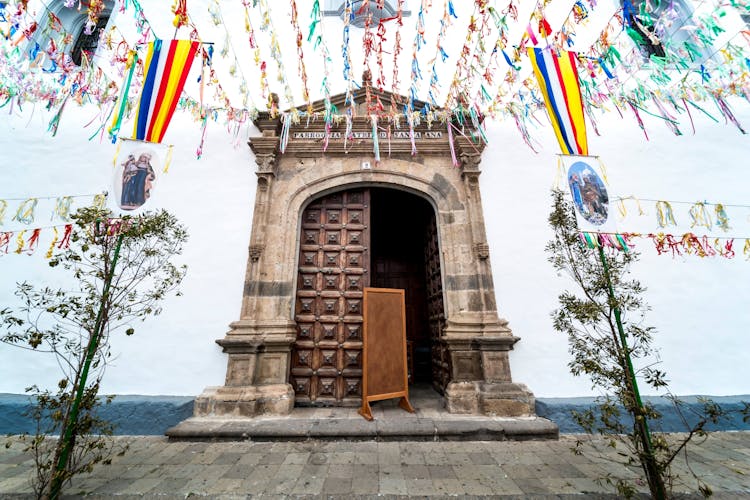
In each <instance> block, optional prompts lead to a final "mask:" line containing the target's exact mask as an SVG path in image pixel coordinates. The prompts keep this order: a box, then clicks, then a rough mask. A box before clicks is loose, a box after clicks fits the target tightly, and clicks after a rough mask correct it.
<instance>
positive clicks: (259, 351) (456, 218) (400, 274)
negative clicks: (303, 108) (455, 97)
mask: <svg viewBox="0 0 750 500" xmlns="http://www.w3.org/2000/svg"><path fill="white" fill-rule="evenodd" d="M367 92H368V90H366V89H363V90H362V91H356V92H354V94H353V95H351V96H347V95H345V94H341V95H339V96H333V97H331V102H330V103H324V102H318V103H314V105H313V107H312V110H313V112H314V113H324V112H325V110H326V109H328V108H327V107H326V106H328V105H329V104H330V105H334V106H336V107H337V108H338V109H345V108H347V107H349V106H351V105H352V103H353V104H354V107H355V108H356V109H355V110H354V111H355V112H354V113H353V117H352V118H351V119H349V118H348V119H347V121H346V122H345V121H340V122H339V121H334V122H331V123H327V122H325V121H323V120H319V121H315V120H313V121H309V120H308V121H306V120H299V121H295V120H294V116H297V117H298V118H299V115H294V114H293V113H285V114H283V115H279V114H277V113H260V114H259V116H258V117H257V119H256V120H255V121H254V123H255V126H256V127H257V128H258V130H259V131H260V133H261V135H259V136H255V137H252V138H251V139H250V146H251V148H252V150H253V153H254V155H255V162H256V163H257V165H258V168H257V170H256V175H257V176H258V184H257V190H256V195H255V200H254V205H255V206H254V211H253V223H252V231H251V234H250V242H249V246H248V260H247V267H246V272H245V285H244V290H243V293H242V307H241V310H240V317H239V319H238V320H237V321H235V322H233V323H231V325H230V330H229V331H228V332H227V334H226V336H225V337H224V338H222V339H219V340H217V342H218V344H219V345H220V346H221V347H222V348H223V350H224V352H225V353H226V354H227V358H228V359H227V371H226V379H225V382H224V385H223V386H219V387H209V388H207V389H206V390H205V391H204V392H203V394H201V396H200V397H198V399H197V400H196V403H195V413H196V416H208V415H212V416H218V415H233V416H247V417H252V416H256V415H262V414H282V415H283V414H288V413H290V412H291V411H292V409H293V408H294V407H295V405H305V404H326V405H328V404H330V405H334V404H335V405H352V406H358V405H359V403H360V401H361V399H360V398H361V352H362V347H361V345H362V344H361V319H360V318H361V313H362V311H361V306H362V304H361V298H360V297H361V293H362V290H363V289H364V287H365V286H368V285H370V286H375V285H378V286H381V287H394V288H406V289H409V288H412V289H414V290H415V292H414V293H413V294H412V295H413V297H410V304H411V305H412V311H411V312H410V314H411V315H412V316H413V318H414V319H413V320H412V324H416V325H417V326H415V327H412V328H411V330H412V334H411V335H412V340H413V342H414V351H413V352H414V356H413V360H414V367H415V368H414V370H413V375H414V379H415V381H417V380H419V379H422V380H424V379H427V380H429V382H430V383H431V384H432V385H433V386H434V387H436V388H437V389H438V391H439V392H441V394H442V396H443V403H444V404H445V407H446V409H447V410H448V411H449V412H451V413H468V414H485V415H502V416H528V415H533V413H534V395H533V394H532V393H531V391H529V390H528V388H527V387H526V386H524V385H523V384H519V383H516V382H514V381H513V380H512V377H511V370H510V359H509V352H510V351H511V350H512V348H513V345H514V344H515V343H516V342H517V341H518V340H519V339H518V337H516V336H514V335H513V332H512V331H511V330H510V328H509V327H508V322H507V321H506V320H505V319H503V318H501V317H500V316H499V315H498V311H497V305H496V303H495V292H494V284H493V277H492V270H491V266H490V258H489V257H490V249H489V245H488V242H487V235H486V232H485V226H484V214H483V211H482V200H481V193H480V189H479V176H480V173H481V172H480V169H479V164H480V161H481V155H482V150H483V148H484V145H483V143H482V142H481V141H478V140H475V139H476V138H478V137H479V135H478V133H477V130H476V129H475V127H476V124H472V122H471V121H469V120H468V119H467V117H466V116H464V117H463V118H461V119H459V118H458V117H456V116H454V115H453V114H446V112H443V111H441V110H432V111H429V112H428V110H427V108H426V107H425V104H424V103H415V106H416V107H415V114H417V113H421V112H422V111H424V115H425V119H422V120H419V121H418V122H410V125H408V126H409V130H407V129H405V128H404V127H406V126H407V125H406V124H405V123H404V122H400V123H399V122H398V121H393V122H391V123H389V124H385V123H382V124H380V125H382V126H387V127H388V129H387V131H383V132H377V133H378V134H380V139H381V142H380V148H381V149H380V152H379V153H378V154H376V155H375V156H374V157H373V144H375V141H373V140H372V139H373V130H374V128H373V123H374V121H373V120H374V117H372V116H370V113H369V111H368V109H369V108H368V107H367V106H368V104H367V100H368V96H370V97H371V94H368V93H367ZM369 92H372V89H370V90H369ZM380 98H381V99H382V100H383V102H392V101H394V100H395V101H399V102H403V101H401V100H402V99H403V98H402V97H400V96H391V95H389V94H388V93H382V95H380ZM351 99H353V101H351ZM298 111H299V110H298ZM434 113H438V114H434ZM321 116H322V115H321ZM430 117H432V118H430ZM436 117H437V118H436ZM440 117H442V118H440ZM438 118H440V119H439V120H438ZM452 130H455V131H457V132H456V133H453V132H451V131H452ZM386 151H387V153H386ZM495 160H496V161H500V159H495ZM356 193H360V195H361V196H359V198H358V199H357V195H356ZM336 196H338V197H339V198H336ZM329 202H330V203H329ZM337 204H338V205H337ZM378 205H380V206H381V208H378ZM337 206H338V208H337ZM315 207H317V208H315ZM329 208H330V210H328V209H329ZM315 210H318V212H316V213H312V212H314V211H315ZM311 213H312V215H310V214H311ZM355 214H357V218H356V219H355V218H354V215H355ZM308 217H311V218H310V219H308ZM334 217H335V218H334ZM345 223H346V224H347V228H344V227H343V225H344V224H345ZM365 226H367V227H365ZM308 232H309V233H310V235H309V239H308V234H307V233H308ZM355 238H356V240H355ZM308 254H309V255H308ZM329 254H330V255H329ZM308 258H309V259H310V261H309V262H308ZM329 258H332V259H333V262H332V264H333V265H329V263H328V259H329ZM352 258H355V261H354V262H352V260H351V259H352ZM344 259H347V260H344ZM357 259H361V261H360V260H357ZM336 264H338V265H336ZM323 268H330V269H329V270H330V272H328V271H326V272H322V271H319V269H323ZM313 269H316V270H313ZM415 270H416V272H414V271H415ZM365 271H366V272H365ZM404 284H406V286H404ZM427 339H429V341H428V340H427ZM316 342H317V345H316ZM428 350H429V352H427V351H428ZM427 366H429V368H427Z"/></svg>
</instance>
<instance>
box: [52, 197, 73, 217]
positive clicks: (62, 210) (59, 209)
mask: <svg viewBox="0 0 750 500" xmlns="http://www.w3.org/2000/svg"><path fill="white" fill-rule="evenodd" d="M72 202H73V197H72V196H62V197H60V198H57V200H55V212H54V214H53V217H54V216H55V215H57V216H58V217H59V218H60V220H64V221H68V220H70V204H71V203H72Z"/></svg>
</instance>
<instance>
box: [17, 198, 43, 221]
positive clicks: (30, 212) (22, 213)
mask: <svg viewBox="0 0 750 500" xmlns="http://www.w3.org/2000/svg"><path fill="white" fill-rule="evenodd" d="M37 203H38V200H37V199H36V198H29V199H28V200H26V201H24V202H23V203H21V205H19V207H18V209H17V210H16V215H14V216H13V220H17V221H18V222H20V223H21V224H31V223H32V222H34V210H35V209H36V205H37Z"/></svg>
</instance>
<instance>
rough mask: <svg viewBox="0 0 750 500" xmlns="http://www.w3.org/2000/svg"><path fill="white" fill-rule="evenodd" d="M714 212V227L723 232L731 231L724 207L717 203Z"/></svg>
mask: <svg viewBox="0 0 750 500" xmlns="http://www.w3.org/2000/svg"><path fill="white" fill-rule="evenodd" d="M714 211H715V214H716V225H717V226H719V227H720V228H721V229H722V230H723V231H729V229H731V228H730V227H729V216H728V215H727V212H726V210H724V205H722V204H721V203H717V204H716V206H715V207H714Z"/></svg>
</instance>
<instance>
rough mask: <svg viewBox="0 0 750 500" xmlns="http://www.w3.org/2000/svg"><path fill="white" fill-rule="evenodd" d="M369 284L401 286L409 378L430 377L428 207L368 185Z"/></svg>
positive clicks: (427, 379) (424, 379) (410, 197)
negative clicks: (369, 207) (409, 353)
mask: <svg viewBox="0 0 750 500" xmlns="http://www.w3.org/2000/svg"><path fill="white" fill-rule="evenodd" d="M370 193H371V194H370V200H371V205H372V210H371V211H370V214H371V215H370V223H371V228H372V232H371V240H370V241H371V252H370V259H371V269H372V270H371V273H372V275H371V277H370V283H371V286H374V287H379V288H402V289H404V290H405V291H406V337H407V341H409V343H410V351H411V359H412V361H411V363H410V364H411V366H412V368H413V369H412V374H411V381H412V382H430V381H431V379H432V369H431V342H430V328H429V316H428V307H427V297H428V291H427V286H426V285H427V283H426V273H425V266H426V262H425V248H426V243H427V241H426V238H427V228H428V227H429V223H430V220H431V219H434V217H435V216H434V211H433V209H432V207H431V206H430V204H429V203H428V202H427V201H426V200H424V199H423V198H420V197H418V196H415V195H413V194H409V193H406V192H403V191H397V190H394V189H377V188H371V190H370Z"/></svg>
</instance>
